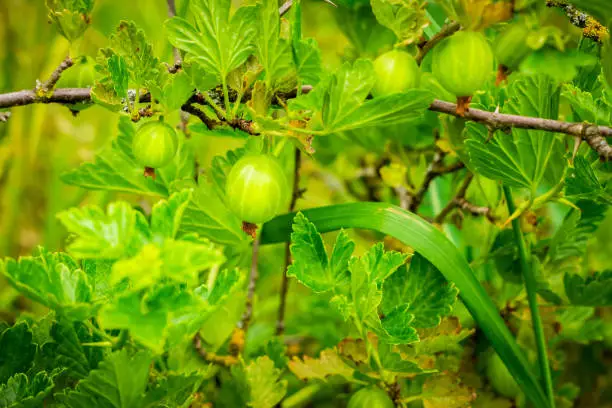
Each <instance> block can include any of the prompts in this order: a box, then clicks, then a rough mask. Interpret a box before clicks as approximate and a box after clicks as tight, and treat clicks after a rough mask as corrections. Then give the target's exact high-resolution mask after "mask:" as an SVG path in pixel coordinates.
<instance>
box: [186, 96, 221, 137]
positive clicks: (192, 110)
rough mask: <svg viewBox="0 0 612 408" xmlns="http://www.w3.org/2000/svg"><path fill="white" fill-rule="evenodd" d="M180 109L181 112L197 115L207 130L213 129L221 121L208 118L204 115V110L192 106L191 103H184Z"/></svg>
mask: <svg viewBox="0 0 612 408" xmlns="http://www.w3.org/2000/svg"><path fill="white" fill-rule="evenodd" d="M181 110H182V111H183V112H187V113H189V114H190V115H193V116H195V117H197V118H198V119H200V120H201V121H202V123H204V124H205V125H206V127H207V128H208V130H213V129H214V128H216V127H217V126H219V125H220V124H221V122H219V121H217V120H214V119H211V118H209V117H208V116H207V115H206V113H204V111H202V110H201V109H199V108H197V107H196V106H194V105H193V104H191V103H186V104H184V105H183V106H181Z"/></svg>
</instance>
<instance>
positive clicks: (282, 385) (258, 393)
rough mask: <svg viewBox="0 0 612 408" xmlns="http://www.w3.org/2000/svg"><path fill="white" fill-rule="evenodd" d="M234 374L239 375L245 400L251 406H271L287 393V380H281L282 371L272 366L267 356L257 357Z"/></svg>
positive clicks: (268, 407) (262, 407) (264, 407)
mask: <svg viewBox="0 0 612 408" xmlns="http://www.w3.org/2000/svg"><path fill="white" fill-rule="evenodd" d="M232 374H234V376H238V377H241V380H242V381H243V384H242V385H243V387H244V388H245V389H246V391H247V395H246V398H245V399H246V402H247V405H248V406H249V407H253V408H272V407H274V406H276V404H278V403H279V402H280V401H281V400H282V399H283V397H284V396H285V394H286V393H287V380H281V379H280V378H281V375H282V371H281V370H279V369H278V368H276V367H275V366H274V362H273V361H272V360H270V358H269V357H268V356H263V357H259V358H257V359H256V360H254V361H252V362H251V363H250V364H249V365H247V366H246V367H244V368H243V369H242V372H241V373H237V370H236V369H232Z"/></svg>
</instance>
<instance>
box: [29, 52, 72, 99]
mask: <svg viewBox="0 0 612 408" xmlns="http://www.w3.org/2000/svg"><path fill="white" fill-rule="evenodd" d="M73 65H74V62H73V61H72V58H70V56H67V57H66V58H65V59H64V60H63V61H62V62H61V63H60V64H59V65H58V66H57V68H55V70H54V71H53V72H52V73H51V76H50V77H49V79H47V80H46V81H45V82H43V83H40V82H38V81H37V84H36V88H35V91H36V93H37V94H39V95H40V96H42V97H45V96H46V95H47V94H48V93H49V92H51V91H52V90H53V88H54V87H55V84H57V81H59V80H60V78H61V76H62V73H63V72H64V71H65V70H67V69H68V68H70V67H71V66H73Z"/></svg>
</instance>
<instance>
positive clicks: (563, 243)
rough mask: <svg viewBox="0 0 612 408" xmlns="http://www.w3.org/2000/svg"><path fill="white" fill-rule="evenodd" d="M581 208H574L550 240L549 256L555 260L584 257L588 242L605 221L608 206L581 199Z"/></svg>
mask: <svg viewBox="0 0 612 408" xmlns="http://www.w3.org/2000/svg"><path fill="white" fill-rule="evenodd" d="M577 205H578V207H579V208H580V210H576V209H572V210H571V211H570V212H569V213H568V214H567V216H566V217H565V219H564V220H563V223H562V224H561V226H560V227H559V229H558V230H557V232H556V233H555V235H554V236H553V238H552V240H551V242H550V249H549V253H548V255H549V257H550V259H551V261H553V262H561V261H564V260H566V259H568V258H572V257H574V258H576V257H578V258H579V257H582V256H583V255H584V254H585V253H586V249H587V242H588V240H589V239H590V238H591V236H592V235H593V233H594V232H595V231H596V230H597V228H598V227H599V225H600V224H601V222H602V221H603V219H604V217H605V214H606V211H607V209H608V206H607V205H605V204H598V203H596V202H594V201H588V200H581V201H578V203H577Z"/></svg>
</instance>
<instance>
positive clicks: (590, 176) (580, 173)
mask: <svg viewBox="0 0 612 408" xmlns="http://www.w3.org/2000/svg"><path fill="white" fill-rule="evenodd" d="M565 196H566V197H567V198H569V199H572V200H579V199H590V200H598V201H602V202H605V203H607V204H612V197H610V194H609V193H608V192H607V191H606V190H605V188H604V186H603V185H602V184H601V182H600V181H599V178H598V177H597V175H596V174H595V170H594V169H593V166H592V165H591V164H590V163H589V162H588V161H587V159H585V158H584V157H582V156H577V157H576V158H575V159H574V167H573V168H571V169H570V171H569V174H568V176H567V177H566V179H565Z"/></svg>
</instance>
